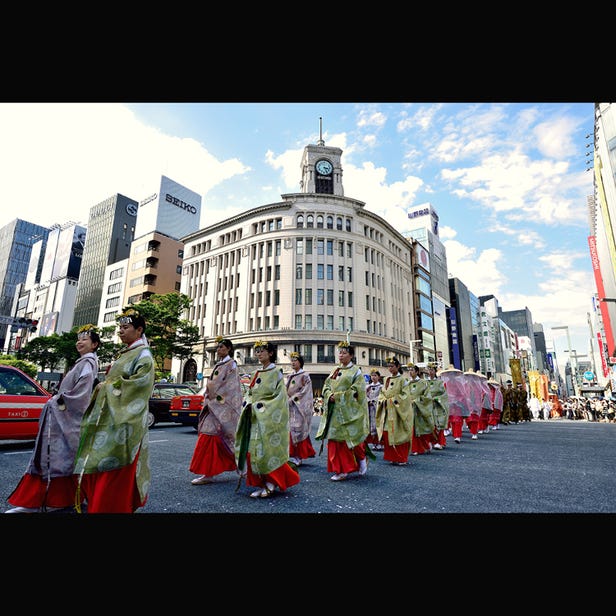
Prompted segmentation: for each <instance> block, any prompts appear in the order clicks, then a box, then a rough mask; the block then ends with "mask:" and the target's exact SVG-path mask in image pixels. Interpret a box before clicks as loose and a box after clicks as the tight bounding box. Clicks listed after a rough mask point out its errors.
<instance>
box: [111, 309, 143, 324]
mask: <svg viewBox="0 0 616 616" xmlns="http://www.w3.org/2000/svg"><path fill="white" fill-rule="evenodd" d="M140 316H141V315H140V314H139V311H138V310H135V309H134V308H127V309H126V310H125V311H124V312H121V313H120V314H119V315H118V316H117V317H116V321H117V322H118V323H119V324H120V325H130V324H132V323H134V322H135V319H138V318H139V317H140Z"/></svg>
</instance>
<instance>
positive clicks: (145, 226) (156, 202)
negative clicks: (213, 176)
mask: <svg viewBox="0 0 616 616" xmlns="http://www.w3.org/2000/svg"><path fill="white" fill-rule="evenodd" d="M200 222H201V195H199V194H197V193H196V192H194V191H193V190H190V189H189V188H186V187H185V186H182V185H181V184H178V183H177V182H174V181H173V180H171V179H170V178H168V177H166V176H164V175H163V176H161V182H160V189H159V190H158V192H155V193H152V194H151V195H149V196H148V197H146V198H144V199H143V200H142V201H140V202H139V210H138V214H137V223H136V226H135V238H139V237H142V236H144V235H146V234H147V233H152V232H153V231H158V232H160V233H164V234H165V235H168V236H169V237H172V238H173V239H175V240H179V239H180V238H182V237H184V236H185V235H189V234H191V233H194V232H195V231H198V230H199V228H200Z"/></svg>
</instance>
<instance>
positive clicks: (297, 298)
mask: <svg viewBox="0 0 616 616" xmlns="http://www.w3.org/2000/svg"><path fill="white" fill-rule="evenodd" d="M251 297H252V296H251ZM251 303H252V302H251ZM295 305H296V306H301V305H302V289H295ZM251 308H252V306H251Z"/></svg>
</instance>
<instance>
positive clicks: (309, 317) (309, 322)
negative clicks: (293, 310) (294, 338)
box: [304, 314, 312, 329]
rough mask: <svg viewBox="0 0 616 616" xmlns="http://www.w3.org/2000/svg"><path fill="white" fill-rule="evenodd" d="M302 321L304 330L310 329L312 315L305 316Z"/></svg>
mask: <svg viewBox="0 0 616 616" xmlns="http://www.w3.org/2000/svg"><path fill="white" fill-rule="evenodd" d="M304 319H306V329H312V315H311V314H307V315H306V316H305V317H304Z"/></svg>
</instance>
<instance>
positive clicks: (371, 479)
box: [0, 416, 616, 515]
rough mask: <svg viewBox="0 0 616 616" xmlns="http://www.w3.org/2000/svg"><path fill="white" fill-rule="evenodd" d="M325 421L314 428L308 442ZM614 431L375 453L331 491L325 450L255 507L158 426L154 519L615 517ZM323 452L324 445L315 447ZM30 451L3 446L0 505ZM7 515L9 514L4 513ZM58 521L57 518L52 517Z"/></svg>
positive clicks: (527, 435) (513, 433) (553, 423)
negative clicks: (202, 480)
mask: <svg viewBox="0 0 616 616" xmlns="http://www.w3.org/2000/svg"><path fill="white" fill-rule="evenodd" d="M318 421H319V417H318V416H315V417H314V418H313V423H312V435H313V438H314V433H315V432H316V428H317V425H318ZM615 441H616V424H606V423H597V422H587V421H584V420H578V421H571V420H566V419H554V420H550V421H532V422H527V423H521V424H518V425H509V426H500V429H499V430H498V431H497V432H490V433H489V434H488V435H480V436H479V439H478V440H476V441H472V440H471V439H470V434H469V433H468V432H466V431H465V432H464V433H463V439H462V442H461V443H460V444H456V443H454V441H453V439H452V438H451V437H450V438H449V439H448V446H447V447H446V448H445V449H444V450H442V451H434V452H433V453H431V454H429V455H420V456H412V457H411V458H410V463H409V465H408V466H392V465H391V464H389V463H387V462H384V461H383V459H382V456H383V454H382V452H375V455H376V457H377V460H376V461H371V462H370V464H369V467H368V473H367V475H366V476H365V477H359V476H353V475H350V476H349V478H348V479H347V480H346V481H343V482H332V481H331V480H330V479H329V477H330V474H331V473H328V472H327V470H326V450H324V451H323V453H322V454H321V455H320V456H319V455H317V457H315V458H313V459H311V460H308V461H307V462H305V463H304V464H303V465H302V466H301V467H300V475H301V483H300V484H299V485H297V486H294V487H292V488H290V489H289V490H288V491H287V492H285V493H276V494H275V495H274V496H273V497H271V498H269V499H252V498H250V497H249V493H250V491H251V490H250V489H249V488H248V487H246V485H245V483H243V484H242V485H241V487H240V488H239V490H238V491H237V492H236V487H237V485H238V476H237V475H236V474H235V473H224V474H223V475H220V476H218V477H216V478H215V479H214V481H213V483H211V484H208V485H201V486H193V485H191V483H190V480H191V479H192V478H194V477H195V475H193V474H192V473H190V472H189V470H188V466H189V463H190V459H191V456H192V452H193V449H194V445H195V442H196V432H195V431H194V430H193V429H192V428H188V427H183V426H178V425H174V424H160V425H158V426H156V427H154V428H153V429H151V430H150V466H151V470H152V486H151V490H150V496H149V500H148V503H147V504H146V506H145V507H144V508H143V509H141V510H139V512H138V515H148V514H169V513H172V514H180V513H181V514H229V513H231V514H239V513H256V514H285V513H294V514H297V513H301V514H323V513H326V514H345V513H346V514H349V513H351V514H390V513H395V514H409V513H410V514H419V513H428V514H452V513H456V514H459V513H473V514H478V513H499V514H512V513H516V514H517V513H523V514H544V513H548V514H554V513H559V514H571V513H575V514H585V513H602V514H605V513H610V514H613V513H615V512H616V474H615V473H614V468H616V447H615V446H614V444H615ZM313 443H314V445H315V449H316V450H317V453H318V450H319V447H320V442H318V441H314V440H313ZM32 445H33V442H29V443H16V442H15V441H12V442H10V443H0V460H1V462H0V502H2V504H3V508H4V509H7V508H8V503H6V499H7V497H8V496H9V494H10V492H11V491H12V490H13V488H14V487H15V485H16V484H17V482H18V480H19V477H20V475H21V473H22V472H23V469H24V468H25V465H26V463H27V460H28V457H29V455H30V452H31V450H32ZM4 505H6V506H4ZM47 515H53V514H47Z"/></svg>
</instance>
